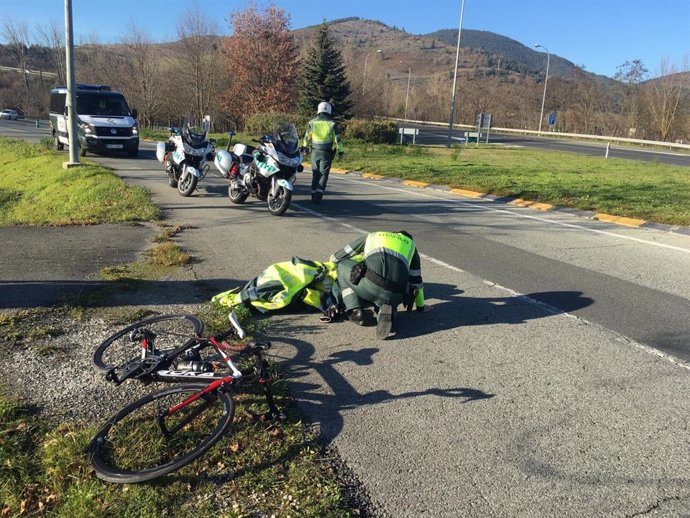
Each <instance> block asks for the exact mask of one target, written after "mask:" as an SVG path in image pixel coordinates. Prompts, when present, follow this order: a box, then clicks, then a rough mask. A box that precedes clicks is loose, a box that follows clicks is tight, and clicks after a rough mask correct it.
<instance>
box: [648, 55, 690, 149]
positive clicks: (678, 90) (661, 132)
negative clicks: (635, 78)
mask: <svg viewBox="0 0 690 518" xmlns="http://www.w3.org/2000/svg"><path fill="white" fill-rule="evenodd" d="M686 68H687V67H686ZM678 72H679V71H678V69H677V68H676V67H675V66H670V65H669V62H668V59H664V60H662V62H661V67H660V74H659V77H658V78H657V79H655V80H654V81H650V82H648V83H646V84H645V85H643V87H642V96H643V99H644V100H645V101H646V107H647V110H648V111H649V114H650V119H651V120H650V122H651V125H652V128H651V129H652V130H653V132H654V133H656V135H658V138H659V139H660V140H662V141H666V140H667V139H668V137H669V134H670V133H671V129H672V127H673V125H674V123H675V122H676V119H677V117H678V115H679V113H680V109H679V108H680V106H681V100H682V99H683V96H684V94H685V95H687V90H688V87H690V82H689V81H688V77H689V76H688V74H687V73H683V74H680V73H678ZM685 72H687V69H686V70H685Z"/></svg>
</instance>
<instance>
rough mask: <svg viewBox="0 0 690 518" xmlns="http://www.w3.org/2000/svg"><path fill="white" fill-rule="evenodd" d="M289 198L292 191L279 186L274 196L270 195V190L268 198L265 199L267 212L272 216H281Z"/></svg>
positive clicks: (286, 207)
mask: <svg viewBox="0 0 690 518" xmlns="http://www.w3.org/2000/svg"><path fill="white" fill-rule="evenodd" d="M291 200H292V191H291V190H290V189H286V188H285V187H282V186H279V187H278V190H277V192H276V195H275V196H272V195H271V193H270V192H269V193H268V198H267V199H266V204H267V205H268V212H270V213H271V214H273V215H274V216H282V215H283V214H284V213H285V211H286V210H288V207H289V206H290V201H291Z"/></svg>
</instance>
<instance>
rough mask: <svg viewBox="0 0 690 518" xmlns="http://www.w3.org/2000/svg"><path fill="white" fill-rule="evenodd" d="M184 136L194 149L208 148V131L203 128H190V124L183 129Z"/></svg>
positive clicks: (185, 124)
mask: <svg viewBox="0 0 690 518" xmlns="http://www.w3.org/2000/svg"><path fill="white" fill-rule="evenodd" d="M182 136H183V137H184V139H185V140H186V141H187V143H188V144H189V145H190V146H192V147H193V148H200V147H206V131H205V130H204V129H203V128H198V127H195V126H190V125H189V123H188V122H185V123H184V126H183V127H182Z"/></svg>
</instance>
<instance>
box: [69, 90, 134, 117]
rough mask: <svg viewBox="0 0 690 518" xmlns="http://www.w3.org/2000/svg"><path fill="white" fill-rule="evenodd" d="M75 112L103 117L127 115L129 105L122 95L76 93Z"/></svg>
mask: <svg viewBox="0 0 690 518" xmlns="http://www.w3.org/2000/svg"><path fill="white" fill-rule="evenodd" d="M77 113H79V114H81V115H96V116H98V115H101V116H104V117H127V116H128V115H129V106H127V102H126V101H125V98H124V97H123V96H122V95H119V94H102V93H79V92H78V93H77Z"/></svg>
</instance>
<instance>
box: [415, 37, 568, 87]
mask: <svg viewBox="0 0 690 518" xmlns="http://www.w3.org/2000/svg"><path fill="white" fill-rule="evenodd" d="M424 37H425V38H432V39H436V40H439V41H442V42H444V43H446V44H447V45H457V40H458V30H457V29H443V30H440V31H435V32H432V33H429V34H425V35H424ZM460 46H461V47H462V48H467V49H473V50H476V51H479V52H482V53H486V54H489V55H492V56H494V57H495V58H496V59H497V61H498V60H500V61H502V63H501V65H500V66H501V67H507V68H509V69H510V70H516V71H519V72H522V73H528V72H540V73H544V72H545V70H546V55H545V52H543V51H541V50H540V51H537V50H535V49H534V48H531V47H528V46H526V45H523V44H522V43H520V42H519V41H516V40H514V39H511V38H508V37H506V36H501V35H500V34H496V33H493V32H489V31H477V30H472V29H463V30H462V36H461V39H460ZM577 70H580V68H579V67H577V66H576V65H575V64H574V63H572V62H570V61H568V60H567V59H564V58H562V57H560V56H557V55H556V54H553V53H551V63H550V65H549V75H551V74H553V75H554V76H556V77H563V78H570V77H572V76H573V75H574V73H575V72H576V71H577Z"/></svg>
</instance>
